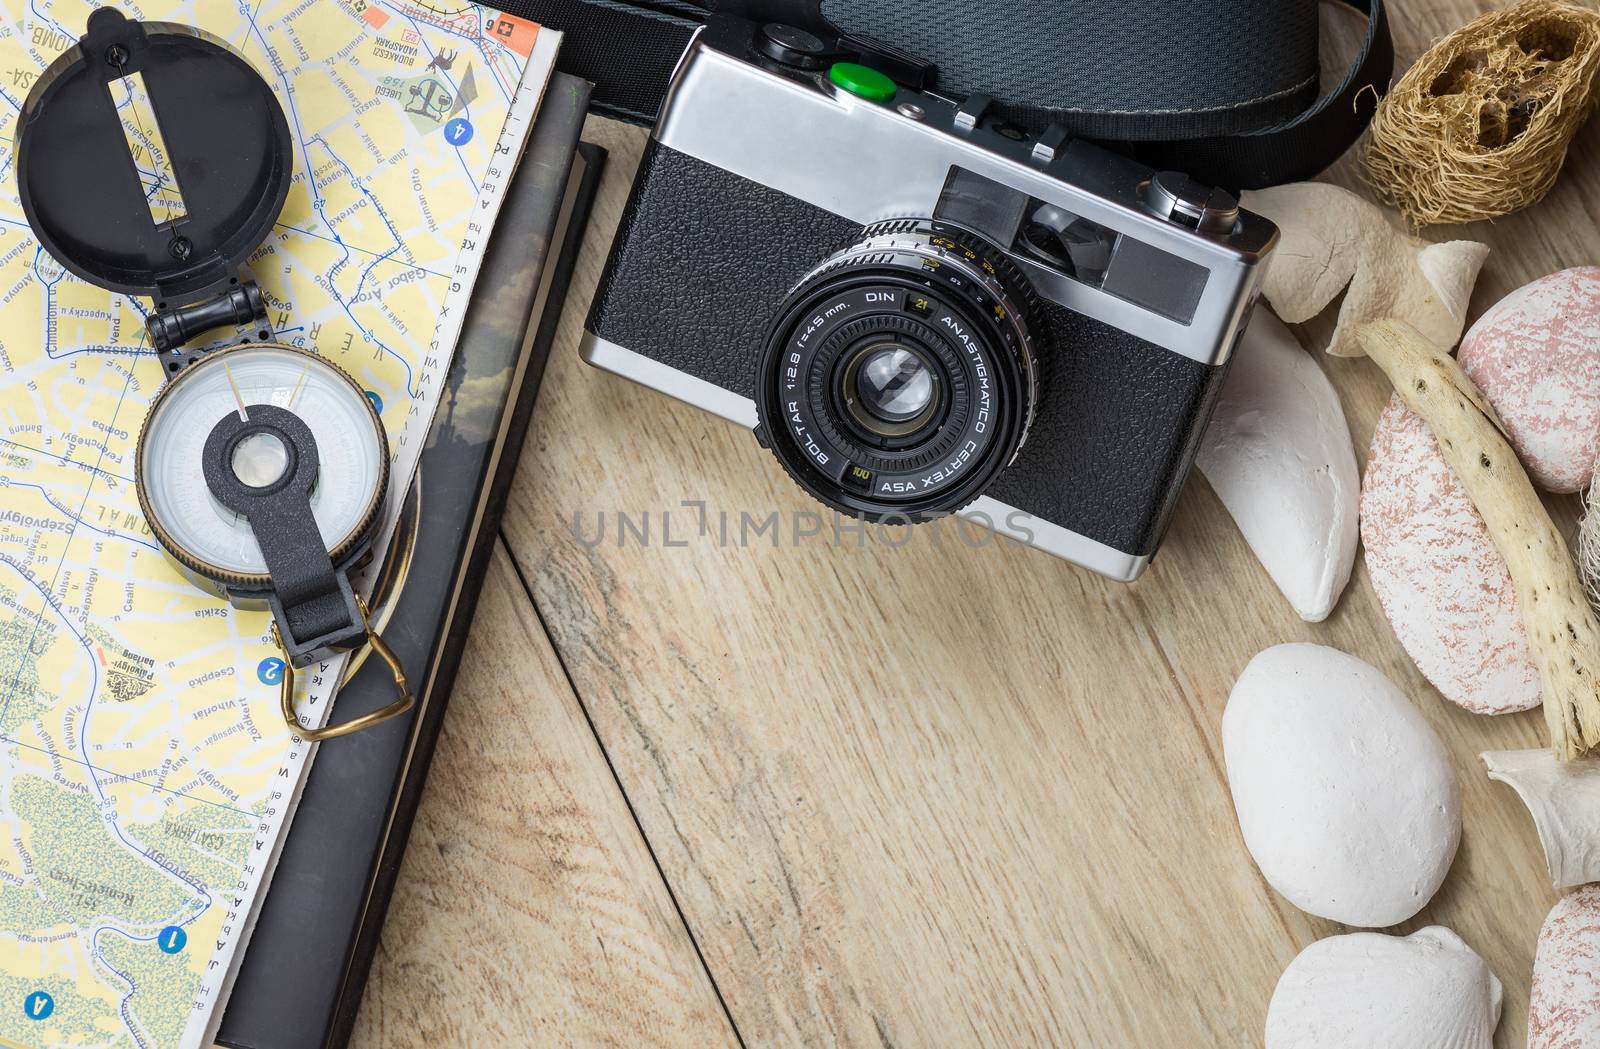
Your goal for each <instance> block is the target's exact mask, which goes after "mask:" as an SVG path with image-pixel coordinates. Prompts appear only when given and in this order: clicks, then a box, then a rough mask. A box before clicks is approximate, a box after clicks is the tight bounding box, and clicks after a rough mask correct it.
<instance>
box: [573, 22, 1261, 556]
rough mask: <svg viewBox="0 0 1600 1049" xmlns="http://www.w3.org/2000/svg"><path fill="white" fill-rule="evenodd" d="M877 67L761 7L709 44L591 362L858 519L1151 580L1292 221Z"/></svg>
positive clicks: (632, 235)
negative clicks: (754, 452) (937, 527)
mask: <svg viewBox="0 0 1600 1049" xmlns="http://www.w3.org/2000/svg"><path fill="white" fill-rule="evenodd" d="M849 52H850V45H847V44H841V43H840V42H839V41H836V40H830V39H828V38H825V37H823V36H819V35H817V34H814V33H811V32H808V31H804V30H801V29H797V28H794V27H789V26H781V25H759V24H756V23H753V22H749V21H744V20H741V19H734V18H717V19H713V20H712V22H711V24H710V25H709V26H707V27H706V28H705V29H703V30H701V31H700V32H699V33H698V34H697V35H696V37H695V39H694V40H693V41H692V42H691V44H690V46H689V49H688V51H687V53H686V54H685V55H684V57H683V59H682V61H681V63H680V64H679V66H678V69H677V72H676V74H675V75H674V78H673V83H672V86H671V88H670V91H669V94H668V97H667V100H666V104H665V105H664V107H663V109H662V117H661V120H660V122H659V123H658V125H657V127H656V129H655V133H654V135H653V136H652V138H651V140H650V143H649V145H648V147H647V149H646V152H645V155H644V159H643V163H642V164H641V166H640V169H639V173H638V177H637V181H636V182H635V184H634V187H633V195H632V199H631V200H630V202H629V205H628V209H627V212H626V214H625V216H624V218H623V221H622V225H621V229H620V231H619V232H618V235H617V239H616V243H615V245H614V246H613V248H612V253H611V257H610V260H609V262H608V263H607V266H606V271H605V274H604V276H603V277H602V279H601V283H600V287H599V290H598V291H597V293H596V296H595V300H594V305H593V308H592V311H591V313H590V315H589V320H588V325H587V333H586V337H585V339H584V344H583V351H582V352H583V356H584V358H585V359H586V360H588V361H589V363H591V364H593V365H595V366H597V367H600V368H603V369H606V370H608V371H612V372H615V373H617V374H619V375H623V376H625V377H627V378H630V379H633V380H635V381H636V382H639V383H642V384H644V385H646V386H649V387H651V388H653V389H657V390H660V391H662V392H664V393H669V394H671V395H673V396H675V397H678V398H681V399H683V400H685V401H688V402H690V403H691V404H695V405H698V406H699V407H701V408H704V409H706V410H708V411H711V412H714V413H716V414H718V415H721V416H723V417H725V418H727V419H730V420H732V421H734V422H737V423H739V424H741V425H744V426H749V427H752V428H754V430H755V432H756V435H757V437H758V439H760V440H761V441H762V443H763V444H764V445H766V446H767V447H769V448H770V449H771V450H772V452H773V453H774V454H775V455H776V457H777V459H778V461H779V462H780V463H781V464H782V465H783V467H784V468H785V469H786V470H787V471H788V472H789V473H790V475H791V476H793V478H794V479H795V480H796V481H797V482H798V483H799V484H800V485H801V487H802V488H804V489H805V490H806V491H808V492H809V493H810V494H811V495H813V496H815V497H816V498H817V499H819V500H820V501H821V502H823V503H824V504H826V505H828V506H830V507H833V508H835V509H836V510H838V511H841V512H843V513H847V514H850V515H853V516H856V517H861V518H866V519H869V520H877V521H888V522H912V523H915V522H921V521H926V520H930V519H932V518H936V517H939V516H942V515H945V514H950V513H959V514H961V515H962V516H964V517H967V518H969V519H972V520H976V521H979V522H981V523H983V524H985V525H987V526H989V527H991V528H994V529H996V530H997V531H999V532H1001V533H1002V534H1006V535H1010V536H1012V537H1014V538H1017V539H1020V540H1022V541H1024V542H1027V543H1029V544H1031V545H1033V546H1036V547H1039V548H1041V549H1043V550H1047V551H1049V552H1050V553H1053V554H1055V555H1057V556H1058V557H1063V558H1065V559H1067V560H1069V561H1073V562H1075V563H1077V564H1080V565H1084V566H1087V567H1089V568H1092V569H1094V570H1095V571H1097V572H1101V573H1103V574H1105V575H1107V576H1110V577H1112V578H1115V579H1120V580H1132V579H1134V578H1136V577H1137V576H1138V575H1139V574H1140V573H1141V572H1142V571H1143V570H1144V568H1145V566H1146V565H1147V564H1148V563H1149V561H1150V558H1151V557H1152V556H1153V555H1154V553H1155V551H1156V547H1157V546H1158V545H1159V543H1160V541H1161V538H1162V535H1163V533H1164V532H1165V530H1166V527H1167V523H1168V520H1169V518H1170V515H1171V512H1172V508H1173V505H1174V504H1175V503H1176V501H1177V498H1178V495H1179V493H1180V491H1181V490H1182V487H1183V482H1184V479H1185V478H1186V477H1187V475H1188V473H1189V469H1190V466H1191V464H1192V462H1193V460H1194V456H1195V452H1196V450H1197V448H1198V445H1199V443H1200V438H1201V435H1202V434H1203V432H1204V430H1205V427H1206V424H1207V422H1208V420H1209V419H1210V416H1211V411H1212V407H1213V405H1214V403H1215V400H1216V397H1217V393H1218V391H1219V390H1220V388H1221V386H1222V382H1223V377H1224V375H1225V374H1226V371H1227V362H1228V357H1229V354H1230V353H1231V352H1232V350H1233V348H1234V346H1235V345H1236V344H1237V342H1238V339H1239V336H1240V335H1241V334H1242V332H1243V331H1244V327H1245V324H1246V322H1247V320H1248V318H1249V315H1250V311H1251V308H1252V306H1253V305H1254V303H1255V300H1256V297H1257V293H1258V289H1259V286H1260V281H1261V278H1262V274H1263V272H1264V269H1265V264H1266V262H1267V259H1268V257H1269V255H1270V253H1271V251H1272V248H1273V245H1274V243H1275V242H1276V240H1277V230H1276V228H1275V227H1274V226H1273V225H1272V224H1271V223H1270V222H1268V221H1266V220H1265V219H1263V218H1261V217H1259V216H1256V215H1252V214H1250V213H1249V212H1246V211H1243V210H1240V208H1239V207H1238V204H1237V202H1236V201H1235V200H1234V199H1233V198H1232V197H1231V196H1230V195H1228V194H1227V193H1226V192H1223V191H1221V190H1218V189H1212V188H1210V187H1207V186H1202V185H1199V184H1197V183H1195V182H1193V181H1192V180H1190V179H1189V178H1187V177H1185V176H1184V175H1182V174H1178V173H1175V172H1156V171H1152V170H1150V169H1148V168H1146V167H1144V166H1142V165H1140V164H1138V163H1135V162H1133V161H1131V160H1128V159H1125V158H1124V157H1122V156H1119V155H1117V154H1114V153H1110V152H1107V151H1106V150H1104V149H1101V148H1099V147H1096V146H1094V145H1092V144H1089V143H1087V142H1082V141H1075V140H1071V139H1069V137H1068V135H1067V134H1066V133H1065V132H1064V131H1063V130H1062V129H1060V128H1059V127H1051V128H1049V129H1047V130H1045V131H1044V132H1043V133H1040V134H1037V135H1035V134H1030V133H1029V132H1028V131H1026V130H1025V129H1023V128H1021V127H1018V126H1015V125H1013V124H1009V123H1006V122H1005V121H1003V120H1000V119H998V118H997V117H995V116H993V115H992V114H991V113H990V109H991V100H990V99H989V98H987V97H986V96H982V95H974V96H970V97H968V98H965V99H961V100H958V99H949V98H944V97H941V96H940V95H938V94H936V93H933V92H930V91H924V90H917V89H914V88H913V87H911V86H908V83H911V82H914V81H916V80H919V79H921V78H920V75H919V74H918V73H917V66H916V63H915V62H914V60H908V59H907V58H906V57H905V56H899V55H897V54H896V53H894V52H893V51H892V50H889V49H886V48H885V49H882V50H877V51H875V52H874V54H872V55H871V56H868V57H862V56H861V55H860V54H859V53H856V54H851V53H849ZM850 59H857V60H856V61H852V60H850ZM867 63H872V65H875V66H877V67H878V68H872V65H868V64H867ZM879 69H887V70H889V71H890V72H893V73H895V74H896V76H897V77H898V80H899V82H897V80H896V79H894V78H891V77H890V76H888V75H885V74H884V73H883V72H879V71H878V70H879Z"/></svg>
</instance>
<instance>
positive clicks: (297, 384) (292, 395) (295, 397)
mask: <svg viewBox="0 0 1600 1049" xmlns="http://www.w3.org/2000/svg"><path fill="white" fill-rule="evenodd" d="M309 374H311V365H310V364H307V365H306V366H305V367H303V368H301V369H300V377H299V378H298V379H296V380H295V381H294V389H292V390H290V391H289V405H288V407H289V409H290V410H291V411H292V410H293V409H294V406H295V404H296V403H298V402H299V400H300V391H301V389H303V388H304V387H305V384H306V376H307V375H309Z"/></svg>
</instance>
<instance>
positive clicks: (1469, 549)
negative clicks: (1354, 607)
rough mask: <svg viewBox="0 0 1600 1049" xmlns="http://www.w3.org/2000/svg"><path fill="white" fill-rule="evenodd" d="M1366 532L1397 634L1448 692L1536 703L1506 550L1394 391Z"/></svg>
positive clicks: (1464, 700) (1374, 453)
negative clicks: (1502, 551)
mask: <svg viewBox="0 0 1600 1049" xmlns="http://www.w3.org/2000/svg"><path fill="white" fill-rule="evenodd" d="M1361 539H1362V542H1363V544H1364V545H1365V547H1366V555H1365V556H1366V561H1367V570H1368V571H1369V572H1370V573H1371V574H1372V588H1373V589H1374V590H1375V591H1377V594H1378V600H1379V601H1380V602H1381V603H1382V605H1383V611H1384V614H1386V615H1387V616H1388V617H1389V623H1390V624H1391V625H1392V626H1393V627H1394V632H1395V635H1396V636H1397V637H1399V639H1400V643H1401V644H1402V645H1404V646H1405V650H1406V652H1407V653H1408V654H1409V655H1410V656H1411V659H1412V661H1413V662H1415V663H1416V664H1417V668H1418V669H1419V670H1421V671H1422V673H1423V674H1424V676H1426V677H1427V679H1428V680H1429V681H1431V682H1432V683H1433V686H1434V687H1435V688H1437V689H1438V690H1439V692H1440V693H1441V694H1442V695H1443V696H1444V697H1445V698H1446V699H1448V700H1449V701H1450V702H1452V703H1455V704H1456V705H1457V706H1461V707H1465V708H1466V709H1467V710H1470V711H1472V712H1474V713H1476V714H1504V713H1508V712H1510V711H1515V710H1528V709H1530V708H1532V707H1535V706H1537V705H1538V703H1539V672H1538V669H1537V668H1536V667H1535V666H1534V665H1533V659H1532V657H1531V656H1530V654H1529V651H1528V635H1527V631H1526V629H1525V628H1524V627H1523V624H1522V612H1521V608H1520V607H1519V605H1518V602H1517V594H1516V588H1515V587H1514V586H1513V584H1512V582H1511V573H1510V572H1509V571H1508V570H1507V569H1506V562H1505V558H1503V557H1501V556H1500V551H1499V550H1497V549H1496V548H1495V545H1494V541H1493V540H1492V539H1490V538H1489V530H1488V528H1487V527H1486V526H1485V525H1484V523H1483V518H1482V517H1481V516H1479V514H1478V511H1477V509H1476V508H1474V507H1473V505H1472V500H1471V499H1469V498H1468V497H1467V493H1466V491H1465V490H1463V489H1462V487H1461V482H1460V481H1459V480H1458V479H1457V478H1456V475H1455V472H1454V471H1453V470H1451V469H1450V464H1449V463H1447V462H1445V461H1444V457H1443V456H1442V455H1441V454H1440V452H1439V442H1438V441H1437V440H1436V439H1435V438H1434V436H1433V432H1432V431H1431V430H1429V429H1428V424H1427V423H1426V422H1424V421H1423V420H1422V418H1421V417H1420V416H1418V415H1416V414H1414V413H1413V412H1411V411H1410V410H1409V409H1408V408H1406V406H1405V405H1404V404H1402V403H1401V402H1400V399H1399V397H1397V396H1396V397H1392V398H1390V400H1389V405H1388V407H1387V408H1385V409H1384V411H1383V414H1382V415H1381V416H1379V418H1378V426H1377V429H1376V430H1375V431H1374V432H1373V435H1372V449H1371V451H1370V452H1369V453H1368V456H1367V469H1366V475H1365V477H1364V478H1363V479H1362V487H1361Z"/></svg>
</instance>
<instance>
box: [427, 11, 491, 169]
mask: <svg viewBox="0 0 1600 1049" xmlns="http://www.w3.org/2000/svg"><path fill="white" fill-rule="evenodd" d="M405 18H406V21H408V22H410V23H411V24H412V25H416V24H417V23H416V21H415V20H414V19H413V18H412V17H411V16H410V15H406V16H405ZM417 43H419V44H421V45H422V49H423V50H424V51H426V52H428V57H429V58H433V57H434V53H433V48H431V47H429V46H428V40H427V37H425V36H423V35H422V33H421V32H420V31H419V32H418V33H417ZM439 75H440V76H442V77H444V82H445V83H447V84H449V85H450V95H451V97H452V98H454V97H456V96H457V95H458V94H460V89H459V88H458V87H457V86H456V82H455V81H454V80H453V79H451V77H450V74H449V73H446V72H445V71H444V70H442V69H441V70H439ZM495 83H496V84H497V85H498V84H499V81H498V80H496V81H495ZM501 93H502V94H504V90H503V89H502V91H501ZM462 109H463V111H464V112H466V113H467V115H468V116H470V115H471V114H472V107H471V105H470V104H469V105H466V106H463V107H462ZM455 153H456V163H458V164H460V165H461V174H463V175H465V176H466V179H467V185H469V186H471V187H472V192H473V193H474V194H476V193H477V192H478V189H479V187H478V183H477V182H475V181H473V178H472V169H471V168H469V167H467V158H466V157H464V156H462V155H461V151H460V150H459V149H458V150H456V151H455Z"/></svg>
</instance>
